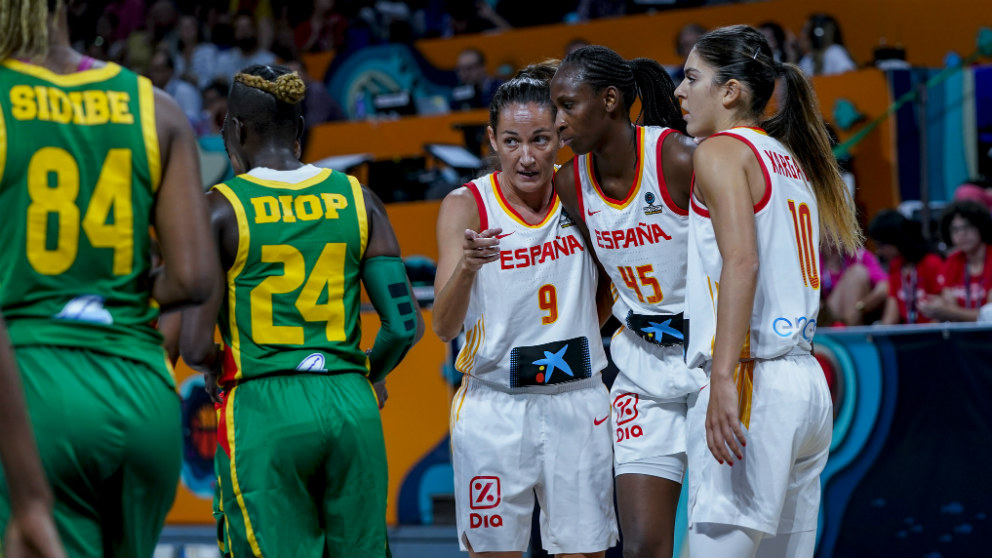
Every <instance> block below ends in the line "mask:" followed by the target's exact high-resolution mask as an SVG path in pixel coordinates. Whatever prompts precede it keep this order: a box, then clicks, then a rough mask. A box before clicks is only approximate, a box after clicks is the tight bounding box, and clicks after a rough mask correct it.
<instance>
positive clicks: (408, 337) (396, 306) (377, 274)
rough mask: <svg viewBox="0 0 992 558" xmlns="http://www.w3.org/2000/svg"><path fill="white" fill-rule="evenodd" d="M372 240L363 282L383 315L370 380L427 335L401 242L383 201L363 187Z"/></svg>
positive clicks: (379, 377) (379, 376) (380, 377)
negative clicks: (404, 262) (401, 256)
mask: <svg viewBox="0 0 992 558" xmlns="http://www.w3.org/2000/svg"><path fill="white" fill-rule="evenodd" d="M362 192H363V193H364V195H365V208H366V212H367V213H368V222H369V242H368V245H367V246H366V248H365V256H364V258H363V260H362V283H363V284H364V285H365V290H366V291H367V292H368V293H369V299H371V301H372V306H374V307H375V311H376V313H377V314H379V321H380V322H381V325H380V327H379V333H378V334H377V335H376V337H375V343H374V344H373V345H372V351H371V352H370V353H369V380H371V381H372V382H373V383H376V382H380V381H382V380H384V379H385V378H386V375H387V374H389V373H390V372H392V371H393V369H394V368H396V365H398V364H399V363H400V361H401V360H403V357H405V356H406V353H407V351H409V350H410V347H412V346H413V345H414V343H416V342H417V341H419V340H420V338H421V337H422V336H423V335H424V321H423V318H422V317H421V316H420V307H419V305H418V304H417V299H416V297H414V296H413V287H411V286H410V279H409V278H407V275H406V267H404V265H403V260H402V259H400V245H399V242H398V241H397V240H396V233H394V232H393V226H392V224H390V222H389V217H387V216H386V208H385V207H383V205H382V201H380V200H379V197H378V196H376V195H375V194H374V193H373V192H372V191H371V190H369V189H368V188H364V187H363V188H362Z"/></svg>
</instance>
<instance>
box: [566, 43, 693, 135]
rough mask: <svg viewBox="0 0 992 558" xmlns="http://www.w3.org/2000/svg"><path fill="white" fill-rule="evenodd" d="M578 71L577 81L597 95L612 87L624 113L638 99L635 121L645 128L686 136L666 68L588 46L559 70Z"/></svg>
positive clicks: (600, 47) (644, 60)
mask: <svg viewBox="0 0 992 558" xmlns="http://www.w3.org/2000/svg"><path fill="white" fill-rule="evenodd" d="M566 65H571V66H574V67H575V68H576V69H577V80H578V81H579V82H582V83H586V84H588V85H589V86H590V87H592V89H593V91H595V92H596V93H599V92H600V91H602V90H604V89H606V88H607V87H610V86H613V87H616V88H617V90H619V91H620V95H621V97H622V99H623V108H622V110H623V111H625V112H628V113H629V112H630V109H631V107H632V106H633V105H634V101H635V100H636V99H637V98H640V99H641V113H640V114H639V115H638V117H637V120H638V122H639V123H641V124H644V125H646V126H667V127H669V128H674V129H676V130H679V131H680V132H682V133H685V119H683V118H682V108H681V105H680V104H679V101H678V99H677V98H676V97H675V84H674V83H673V82H672V78H671V76H669V75H668V72H666V71H665V68H663V67H662V66H661V64H658V63H657V62H655V61H654V60H651V59H650V58H635V59H633V60H626V59H624V58H623V57H622V56H620V55H619V54H617V53H616V52H615V51H613V50H612V49H609V48H606V47H604V46H600V45H588V46H584V47H581V48H578V49H576V50H574V51H572V52H571V53H569V54H568V55H567V56H566V57H565V59H564V60H562V66H566Z"/></svg>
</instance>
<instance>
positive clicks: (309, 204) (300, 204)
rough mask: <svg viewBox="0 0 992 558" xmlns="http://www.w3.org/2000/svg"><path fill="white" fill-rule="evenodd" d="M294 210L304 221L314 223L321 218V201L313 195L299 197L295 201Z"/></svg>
mask: <svg viewBox="0 0 992 558" xmlns="http://www.w3.org/2000/svg"><path fill="white" fill-rule="evenodd" d="M293 209H294V210H295V213H296V216H297V217H299V218H300V219H302V220H304V221H313V220H315V219H320V217H321V215H320V214H321V207H320V199H319V198H318V197H317V196H315V195H313V194H307V195H305V196H299V197H298V198H296V199H294V200H293Z"/></svg>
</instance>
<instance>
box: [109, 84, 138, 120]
mask: <svg viewBox="0 0 992 558" xmlns="http://www.w3.org/2000/svg"><path fill="white" fill-rule="evenodd" d="M107 100H108V102H109V103H110V121H111V122H113V123H114V124H134V115H133V114H131V112H130V110H129V108H128V106H127V104H128V103H129V102H130V101H131V96H130V95H128V94H127V93H125V92H123V91H107Z"/></svg>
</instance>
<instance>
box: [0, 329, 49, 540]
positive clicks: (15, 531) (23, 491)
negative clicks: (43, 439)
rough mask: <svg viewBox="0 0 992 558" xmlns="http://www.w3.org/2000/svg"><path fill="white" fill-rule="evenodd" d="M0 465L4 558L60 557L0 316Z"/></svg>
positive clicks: (16, 373) (44, 487)
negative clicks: (6, 505)
mask: <svg viewBox="0 0 992 558" xmlns="http://www.w3.org/2000/svg"><path fill="white" fill-rule="evenodd" d="M0 426H2V427H3V435H2V436H0V461H2V463H3V471H4V476H5V477H6V480H7V490H8V494H9V497H10V512H11V516H10V520H9V521H8V523H7V530H6V533H4V538H3V539H4V540H3V542H4V549H3V550H4V553H5V555H6V556H56V557H59V556H65V551H64V550H63V549H62V543H61V542H60V541H59V536H58V532H57V531H56V530H55V522H54V521H53V519H52V492H51V490H50V489H49V488H48V483H47V482H45V473H44V470H43V469H42V467H41V460H40V459H39V458H38V448H37V446H35V442H34V435H33V434H32V433H31V423H30V421H29V420H28V412H27V405H25V403H24V390H23V388H22V387H21V379H20V375H19V374H18V372H17V363H16V362H15V360H14V351H13V349H12V348H11V346H10V340H9V339H8V338H7V325H6V323H5V322H4V319H3V316H0Z"/></svg>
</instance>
